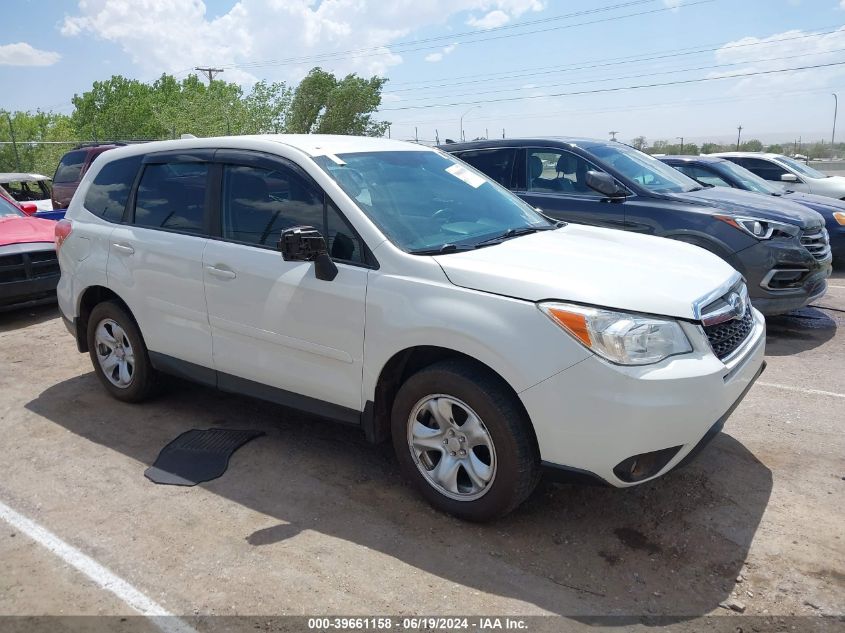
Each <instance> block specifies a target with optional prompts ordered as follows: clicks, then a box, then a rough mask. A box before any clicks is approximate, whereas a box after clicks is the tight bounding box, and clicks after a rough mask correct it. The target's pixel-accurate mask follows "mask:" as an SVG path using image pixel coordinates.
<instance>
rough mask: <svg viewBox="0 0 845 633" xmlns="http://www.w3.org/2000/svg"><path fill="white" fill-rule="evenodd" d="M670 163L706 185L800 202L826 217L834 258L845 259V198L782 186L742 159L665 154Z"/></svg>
mask: <svg viewBox="0 0 845 633" xmlns="http://www.w3.org/2000/svg"><path fill="white" fill-rule="evenodd" d="M660 160H662V161H663V162H664V163H666V164H667V165H671V166H672V167H674V168H675V169H677V170H678V171H680V172H682V173H684V174H686V175H687V176H689V177H690V178H692V179H694V180H696V181H697V182H699V183H700V184H702V185H703V186H705V187H732V188H734V189H742V190H745V191H753V192H755V193H760V194H763V195H767V196H774V197H776V198H779V197H782V198H783V199H784V200H788V201H790V202H797V203H799V204H803V205H804V206H805V207H809V208H810V209H812V210H813V211H816V212H818V213H819V214H820V215H821V216H822V217H823V218H824V221H825V226H826V228H827V232H828V235H829V239H830V248H831V252H832V254H833V260H834V262H842V263H845V201H844V200H835V199H832V198H830V197H828V196H819V195H816V194H812V193H802V192H799V191H792V190H791V189H788V188H787V189H783V188H781V187H780V186H779V185H778V184H776V183H775V182H769V181H766V180H764V179H763V178H760V177H759V176H758V175H757V174H755V173H752V172H750V171H749V170H748V169H746V168H745V167H742V166H741V165H740V164H739V163H737V162H733V161H730V160H728V159H726V158H721V157H718V156H662V157H661V158H660Z"/></svg>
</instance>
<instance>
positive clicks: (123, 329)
mask: <svg viewBox="0 0 845 633" xmlns="http://www.w3.org/2000/svg"><path fill="white" fill-rule="evenodd" d="M88 351H89V354H90V356H91V362H92V363H93V365H94V371H95V372H96V374H97V378H99V379H100V382H101V383H102V384H103V386H104V387H105V388H106V390H107V391H108V392H109V393H110V394H111V395H112V396H113V397H115V398H117V399H118V400H123V401H125V402H140V401H142V400H144V399H146V398H147V397H148V396H149V395H150V394H151V393H152V390H153V387H154V384H155V370H154V369H153V367H152V365H151V364H150V359H149V355H148V354H147V347H146V345H144V339H143V338H142V337H141V332H140V330H138V326H137V325H136V324H135V320H134V319H133V318H132V317H131V316H129V314H128V313H127V312H126V310H125V309H124V308H123V307H122V306H120V305H119V304H117V303H115V302H113V301H106V302H104V303H100V304H98V305H97V306H95V307H94V309H93V310H92V311H91V316H90V317H89V319H88Z"/></svg>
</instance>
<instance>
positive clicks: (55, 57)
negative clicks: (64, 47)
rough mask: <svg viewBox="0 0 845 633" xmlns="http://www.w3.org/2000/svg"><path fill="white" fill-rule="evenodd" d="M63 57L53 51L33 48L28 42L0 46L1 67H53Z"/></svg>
mask: <svg viewBox="0 0 845 633" xmlns="http://www.w3.org/2000/svg"><path fill="white" fill-rule="evenodd" d="M61 57H62V56H61V55H59V54H58V53H54V52H53V51H42V50H40V49H37V48H33V47H32V46H30V45H29V44H27V43H26V42H18V43H16V44H4V45H2V46H0V66H52V65H53V64H55V63H56V62H57V61H59V60H60V59H61Z"/></svg>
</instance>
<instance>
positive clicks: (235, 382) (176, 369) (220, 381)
mask: <svg viewBox="0 0 845 633" xmlns="http://www.w3.org/2000/svg"><path fill="white" fill-rule="evenodd" d="M149 355H150V362H151V363H152V365H153V367H154V368H155V369H157V370H158V371H160V372H162V373H165V374H170V375H171V376H177V377H179V378H184V379H186V380H190V381H192V382H197V383H200V384H202V385H205V386H207V387H215V388H217V389H220V390H221V391H226V392H229V393H235V394H238V395H243V396H249V397H251V398H258V399H259V400H266V401H267V402H273V403H275V404H280V405H282V406H285V407H290V408H291V409H297V410H299V411H302V412H303V413H308V414H311V415H315V416H319V417H322V418H327V419H329V420H334V421H336V422H341V423H343V424H349V425H352V426H359V427H360V426H362V418H363V416H364V414H363V413H362V412H361V411H356V410H355V409H350V408H348V407H343V406H340V405H337V404H334V403H332V402H326V401H325V400H319V399H317V398H311V397H309V396H303V395H302V394H298V393H293V392H292V391H285V390H284V389H278V388H276V387H270V386H269V385H265V384H262V383H260V382H255V381H253V380H247V379H246V378H240V377H238V376H232V375H231V374H225V373H223V372H219V371H215V370H213V369H209V368H208V367H202V366H201V365H196V364H194V363H189V362H187V361H184V360H179V359H178V358H173V357H172V356H168V355H166V354H161V353H159V352H149Z"/></svg>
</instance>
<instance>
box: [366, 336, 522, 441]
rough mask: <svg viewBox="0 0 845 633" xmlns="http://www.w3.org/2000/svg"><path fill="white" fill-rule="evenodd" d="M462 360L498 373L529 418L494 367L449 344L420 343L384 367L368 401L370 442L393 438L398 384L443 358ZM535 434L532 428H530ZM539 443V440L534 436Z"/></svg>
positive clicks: (505, 382) (392, 358) (488, 371)
mask: <svg viewBox="0 0 845 633" xmlns="http://www.w3.org/2000/svg"><path fill="white" fill-rule="evenodd" d="M452 359H459V360H465V361H467V362H468V363H470V364H473V365H475V366H476V367H478V369H479V371H483V372H487V373H489V374H492V375H493V376H495V377H496V378H497V379H498V380H499V381H501V383H502V387H503V389H507V390H509V391H510V392H511V393H512V394H513V396H514V398H515V399H516V402H517V403H518V406H519V407H520V408H521V409H522V411H523V412H524V413H525V415H526V418H528V412H527V411H525V407H524V406H523V405H522V401H521V400H520V399H519V396H518V395H517V393H516V391H514V390H513V388H512V387H511V386H510V384H508V381H507V380H505V379H504V378H502V376H501V375H500V374H499V373H498V372H496V371H495V370H494V369H493V368H492V367H490V366H489V365H486V364H485V363H482V362H481V361H479V360H477V359H475V358H473V357H472V356H468V355H467V354H463V353H461V352H458V351H456V350H453V349H448V348H446V347H435V346H418V347H409V348H408V349H404V350H402V351H401V352H397V353H396V354H394V355H393V357H391V359H390V360H389V361H387V363H385V365H384V367H383V368H382V370H381V373H380V374H379V377H378V382H377V383H376V389H375V396H374V398H375V401H374V402H372V403H370V402H368V403H367V409H368V410H369V412H368V411H365V414H364V421H363V426H364V431H365V433H366V435H367V439H368V440H370V441H371V442H382V441H385V440H387V439H388V438H389V437H390V413H391V409H392V407H393V400H394V398H395V397H396V392H397V391H399V387H401V386H402V384H403V383H404V382H405V381H406V380H407V379H408V378H409V377H410V376H412V375H413V374H415V373H417V372H418V371H420V370H421V369H423V368H425V367H428V366H429V365H433V364H434V363H438V362H440V361H443V360H452ZM531 431H532V434H533V427H532V429H531ZM535 442H536V439H535Z"/></svg>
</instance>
